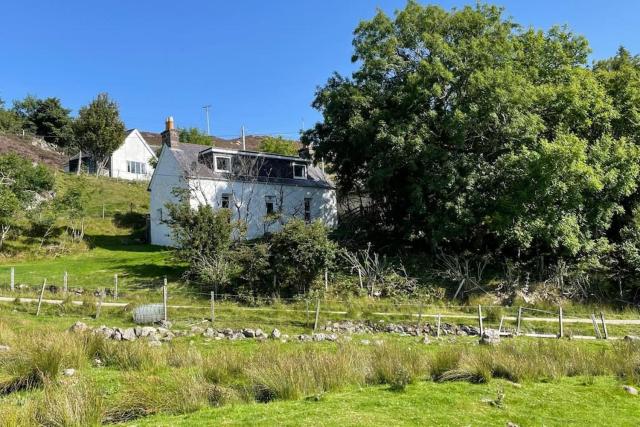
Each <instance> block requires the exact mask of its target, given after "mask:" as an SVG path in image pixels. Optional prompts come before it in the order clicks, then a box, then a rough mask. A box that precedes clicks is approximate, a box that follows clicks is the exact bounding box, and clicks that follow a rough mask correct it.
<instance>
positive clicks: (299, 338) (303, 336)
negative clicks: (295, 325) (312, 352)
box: [298, 334, 312, 342]
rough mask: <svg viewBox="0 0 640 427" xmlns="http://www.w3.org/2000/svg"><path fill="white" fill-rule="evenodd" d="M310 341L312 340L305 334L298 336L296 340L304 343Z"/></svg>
mask: <svg viewBox="0 0 640 427" xmlns="http://www.w3.org/2000/svg"><path fill="white" fill-rule="evenodd" d="M311 339H312V338H311V337H310V336H309V335H307V334H301V335H298V340H299V341H305V342H306V341H311Z"/></svg>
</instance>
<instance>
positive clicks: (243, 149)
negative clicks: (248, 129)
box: [242, 125, 247, 151]
mask: <svg viewBox="0 0 640 427" xmlns="http://www.w3.org/2000/svg"><path fill="white" fill-rule="evenodd" d="M246 150H247V145H246V144H245V140H244V125H242V151H246Z"/></svg>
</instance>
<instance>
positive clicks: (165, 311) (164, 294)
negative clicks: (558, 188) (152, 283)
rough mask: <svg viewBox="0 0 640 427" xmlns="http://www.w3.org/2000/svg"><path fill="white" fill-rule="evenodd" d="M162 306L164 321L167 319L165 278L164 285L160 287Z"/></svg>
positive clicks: (165, 279)
mask: <svg viewBox="0 0 640 427" xmlns="http://www.w3.org/2000/svg"><path fill="white" fill-rule="evenodd" d="M162 305H163V306H164V321H165V322H166V321H167V320H169V319H168V315H167V278H166V277H165V278H164V284H163V285H162Z"/></svg>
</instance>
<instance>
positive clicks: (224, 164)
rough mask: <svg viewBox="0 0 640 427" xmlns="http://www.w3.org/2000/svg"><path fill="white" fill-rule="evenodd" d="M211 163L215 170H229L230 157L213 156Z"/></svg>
mask: <svg viewBox="0 0 640 427" xmlns="http://www.w3.org/2000/svg"><path fill="white" fill-rule="evenodd" d="M213 164H214V165H215V169H216V172H231V157H229V156H215V159H214V162H213Z"/></svg>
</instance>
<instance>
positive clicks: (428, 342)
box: [422, 335, 431, 344]
mask: <svg viewBox="0 0 640 427" xmlns="http://www.w3.org/2000/svg"><path fill="white" fill-rule="evenodd" d="M430 343H431V340H430V339H429V335H425V336H424V337H423V338H422V344H430Z"/></svg>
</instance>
